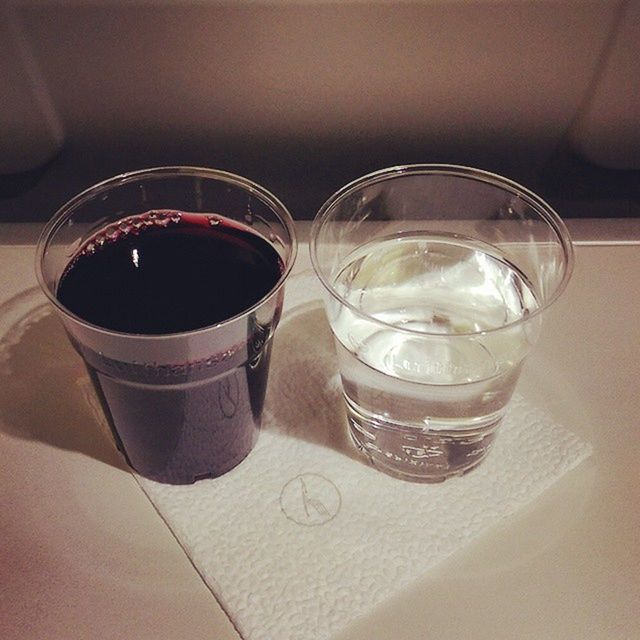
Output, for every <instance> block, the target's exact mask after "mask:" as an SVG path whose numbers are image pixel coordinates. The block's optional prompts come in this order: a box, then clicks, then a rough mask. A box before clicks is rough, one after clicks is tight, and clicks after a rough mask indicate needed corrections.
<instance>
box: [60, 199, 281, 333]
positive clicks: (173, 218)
mask: <svg viewBox="0 0 640 640" xmlns="http://www.w3.org/2000/svg"><path fill="white" fill-rule="evenodd" d="M282 268H283V267H282V261H281V259H280V256H279V255H278V253H277V252H276V250H275V249H274V248H273V247H272V246H271V245H270V244H269V243H268V242H267V241H266V240H265V239H264V238H262V237H261V236H259V235H258V234H256V233H254V232H252V231H251V230H250V229H248V228H247V227H244V226H242V225H240V224H238V223H235V222H232V221H230V220H228V219H226V218H222V217H220V216H213V215H201V214H186V213H179V212H176V211H154V212H149V213H146V214H144V215H141V216H136V217H132V218H125V219H124V220H122V221H121V222H120V223H119V224H118V225H111V226H110V227H109V229H108V230H107V231H105V232H103V233H102V234H97V235H96V236H94V237H93V238H92V239H91V241H90V242H88V243H86V244H85V246H84V247H83V248H82V250H81V251H80V253H79V254H78V255H77V256H76V257H75V258H74V259H73V260H72V261H71V263H70V265H69V266H68V267H67V269H66V270H65V272H64V273H63V275H62V278H61V279H60V283H59V285H58V289H57V297H58V300H59V301H60V302H61V303H62V304H63V305H64V306H66V307H67V308H68V309H69V310H70V311H72V312H73V313H75V314H76V315H77V316H79V317H80V318H82V319H83V320H87V321H89V322H91V323H92V324H95V325H98V326H100V327H103V328H105V329H112V330H114V331H121V332H125V333H136V334H166V333H176V332H182V331H190V330H193V329H199V328H202V327H206V326H210V325H213V324H216V323H218V322H222V321H223V320H227V319H229V318H232V317H233V316H235V315H237V314H239V313H242V312H243V311H245V310H246V309H248V308H249V307H251V306H252V305H253V304H255V303H256V302H258V301H259V300H260V299H261V298H262V297H264V296H265V295H266V294H267V293H268V292H269V291H270V290H271V289H272V288H273V286H274V285H275V284H276V282H277V281H278V280H279V279H280V276H281V275H282Z"/></svg>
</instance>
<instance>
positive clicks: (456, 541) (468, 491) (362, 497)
mask: <svg viewBox="0 0 640 640" xmlns="http://www.w3.org/2000/svg"><path fill="white" fill-rule="evenodd" d="M319 295H320V291H319V285H318V284H317V281H316V280H315V277H314V276H313V275H312V274H311V273H303V274H301V275H299V276H296V277H295V278H293V279H292V280H291V281H290V283H289V284H288V285H287V294H286V297H287V305H286V311H285V315H284V316H283V320H282V323H281V325H280V327H279V328H278V331H277V334H276V342H275V344H274V354H273V361H272V370H271V373H270V381H269V391H268V398H267V411H266V416H265V424H264V430H263V432H262V434H261V436H260V439H259V442H258V444H257V446H256V448H255V449H254V451H253V452H252V453H251V454H250V455H249V457H248V458H247V459H246V460H245V461H244V462H243V463H242V464H241V465H240V466H238V467H237V468H236V469H234V470H233V471H231V472H230V473H228V474H226V475H225V476H222V477H221V478H216V479H212V480H203V481H200V482H198V483H196V484H195V485H190V486H168V485H161V484H158V483H155V482H152V481H149V480H146V479H144V478H140V477H138V481H139V482H140V484H141V486H142V488H143V489H144V491H145V492H146V493H147V495H148V496H149V498H150V499H151V501H152V502H153V504H154V505H155V506H156V508H157V510H158V511H159V513H160V514H161V515H162V517H163V518H164V519H165V521H166V522H167V524H168V525H169V527H171V529H172V530H173V532H174V534H175V535H176V537H177V539H178V540H179V542H180V543H181V544H182V546H183V547H184V549H185V551H186V553H187V554H188V555H189V557H190V558H191V560H192V562H193V563H194V565H195V567H196V568H197V570H198V571H199V572H200V574H201V575H202V577H203V579H204V580H205V581H206V583H207V585H208V586H209V587H210V588H211V590H212V591H213V593H214V594H215V595H216V597H217V599H218V601H219V603H220V604H221V606H222V607H223V608H224V609H225V611H226V612H227V614H228V615H229V617H230V618H231V620H232V622H233V623H234V625H235V626H236V628H237V630H238V632H239V633H240V635H241V636H242V637H243V638H244V639H245V640H324V639H327V638H330V637H331V636H332V634H334V633H336V632H337V631H338V630H340V629H341V628H342V627H344V626H345V625H346V624H347V623H348V622H349V621H351V620H353V619H354V618H355V617H357V616H359V615H361V614H364V613H366V612H367V611H368V610H370V609H372V608H373V607H374V606H375V605H376V604H378V603H380V602H381V601H383V600H384V599H385V598H388V597H389V596H391V595H392V594H394V593H397V592H398V591H399V590H401V589H402V588H403V587H405V586H407V585H408V584H409V583H411V582H412V581H413V580H415V579H416V578H418V577H419V576H420V575H422V574H424V573H425V572H426V571H428V570H429V569H430V568H431V567H433V566H434V565H436V564H437V563H439V562H441V561H442V560H444V559H445V558H447V557H448V556H450V555H451V554H453V553H455V552H456V551H457V550H458V549H460V548H462V547H464V546H465V545H466V544H468V543H469V542H470V541H471V540H473V539H474V538H476V537H477V536H478V535H480V534H481V533H483V532H485V531H486V530H487V529H489V528H490V527H492V526H494V525H495V524H496V523H497V522H499V521H500V520H503V519H504V518H506V517H508V516H510V515H512V514H513V513H515V512H516V511H518V510H519V509H521V508H522V507H523V506H524V505H526V504H528V503H530V502H531V501H533V500H534V499H535V498H536V497H537V496H539V495H540V494H541V493H542V492H544V491H545V489H547V488H548V487H550V486H551V485H552V484H554V483H555V482H556V481H557V480H558V479H559V478H560V477H561V476H562V475H563V474H565V473H566V472H568V471H569V470H570V469H572V468H573V467H575V466H576V465H577V464H578V463H579V462H580V461H581V460H583V459H584V458H585V457H587V456H588V455H589V453H590V447H589V445H588V444H586V443H584V442H581V441H580V440H579V439H578V438H577V437H576V436H575V435H573V434H572V433H570V432H568V431H567V430H565V429H564V428H562V427H560V426H559V425H557V424H554V422H553V421H551V420H550V418H549V417H547V416H546V415H545V414H544V413H542V412H541V411H539V410H538V409H536V408H535V407H532V406H531V405H530V404H528V403H527V402H525V400H523V399H522V398H521V397H518V396H516V397H515V398H514V400H513V402H512V404H511V407H510V410H509V412H508V415H507V417H506V418H505V420H504V422H503V424H502V426H501V428H500V432H499V436H498V438H497V439H496V443H495V445H494V447H493V449H492V451H491V454H490V455H489V457H488V458H487V460H486V461H485V462H484V463H483V464H481V465H480V466H479V467H478V468H477V469H476V470H474V471H473V472H472V473H470V474H468V475H467V476H464V477H462V478H453V479H450V480H447V481H446V482H445V483H443V484H436V485H423V484H411V483H406V482H403V481H400V480H395V479H392V478H390V477H388V476H386V475H383V474H382V473H380V472H378V471H375V470H374V469H372V468H370V467H369V466H367V465H366V464H365V463H364V462H363V460H362V459H361V458H360V457H359V455H358V454H357V453H356V452H355V451H354V450H353V447H352V445H351V444H350V443H349V441H348V436H347V435H346V428H345V424H346V423H345V415H344V408H343V403H342V399H341V397H340V392H339V388H338V385H337V384H336V375H335V374H336V365H335V361H334V353H333V348H332V341H331V336H330V332H329V328H328V326H327V323H326V321H325V319H324V315H323V310H322V306H321V303H320V302H319V300H318V297H319Z"/></svg>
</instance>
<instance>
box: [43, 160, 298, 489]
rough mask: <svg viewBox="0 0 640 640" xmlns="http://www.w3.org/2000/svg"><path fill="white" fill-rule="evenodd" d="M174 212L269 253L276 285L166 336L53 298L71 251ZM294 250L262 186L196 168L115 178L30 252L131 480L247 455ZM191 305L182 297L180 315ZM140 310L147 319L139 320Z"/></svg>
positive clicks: (210, 285)
mask: <svg viewBox="0 0 640 640" xmlns="http://www.w3.org/2000/svg"><path fill="white" fill-rule="evenodd" d="M177 213H182V214H186V216H185V217H184V220H186V219H190V220H197V221H205V222H206V221H208V222H209V223H210V224H211V225H218V224H224V225H227V224H228V225H231V226H232V227H233V228H234V229H236V230H239V232H240V233H242V234H245V235H246V234H248V235H247V237H249V238H251V239H252V241H255V242H257V243H264V244H266V245H268V246H269V247H271V248H272V249H273V250H275V252H276V253H277V256H278V259H279V261H280V272H279V273H280V275H279V277H278V278H277V281H275V282H274V283H273V286H272V287H271V288H270V290H268V291H267V293H266V294H265V295H263V296H262V297H260V299H257V300H254V301H253V302H252V303H251V304H250V305H249V306H247V308H243V309H242V310H241V311H240V312H238V313H236V314H234V315H233V316H232V317H228V318H224V319H222V320H217V321H216V322H214V323H211V324H210V325H207V326H200V327H197V328H194V329H190V330H185V331H180V330H178V331H172V332H168V333H153V334H149V333H144V332H138V331H136V330H126V331H122V330H114V329H112V328H109V327H105V326H100V325H98V324H95V323H94V322H92V321H91V320H88V319H87V318H83V317H82V316H81V315H78V314H77V313H75V312H74V311H73V310H72V309H70V308H68V307H67V306H65V305H64V304H63V303H62V302H61V301H60V299H59V296H58V293H59V285H60V282H61V279H62V278H63V277H64V275H65V273H67V271H68V270H69V269H70V268H71V266H70V265H72V264H73V262H74V260H77V259H78V256H79V255H81V254H85V253H87V252H89V251H96V252H97V251H101V250H102V249H101V246H102V245H103V244H104V243H109V242H116V243H117V242H118V241H119V240H118V238H119V237H120V236H122V237H128V236H129V235H131V234H143V233H145V229H147V228H148V227H153V228H155V227H157V226H158V225H160V226H162V225H166V226H168V227H170V226H171V225H172V224H174V222H172V220H174V221H177V220H178V219H179V218H180V216H179V215H177ZM172 216H173V217H172ZM188 216H191V218H188ZM184 220H183V221H184ZM181 224H182V222H181ZM139 237H142V236H141V235H139ZM243 237H244V236H243ZM260 246H263V245H262V244H261V245H260ZM296 247H297V245H296V237H295V231H294V223H293V220H292V218H291V216H290V214H289V213H288V211H287V210H286V208H285V207H284V205H283V204H282V203H281V202H280V201H279V200H278V199H277V198H275V197H274V196H273V195H271V194H270V193H269V192H268V191H267V190H266V189H264V188H262V187H260V186H259V185H257V184H255V183H253V182H251V181H249V180H247V179H245V178H242V177H240V176H236V175H233V174H230V173H226V172H223V171H216V170H213V169H203V168H196V167H161V168H154V169H148V170H143V171H136V172H132V173H127V174H123V175H120V176H116V177H114V178H112V179H110V180H107V181H105V182H101V183H100V184H97V185H95V186H93V187H91V188H90V189H87V190H86V191H84V192H83V193H81V194H79V195H78V196H76V197H75V198H73V199H72V200H71V201H69V202H68V203H67V204H65V205H64V206H63V207H62V208H61V209H60V210H59V211H58V212H57V213H56V214H55V216H54V217H53V218H52V219H51V220H50V222H49V223H48V224H47V225H46V227H45V228H44V230H43V233H42V236H41V238H40V241H39V243H38V249H37V264H36V272H37V276H38V280H39V283H40V285H41V287H42V289H43V290H44V292H45V294H46V295H47V296H48V298H49V300H50V301H51V302H52V303H53V305H54V307H55V308H56V310H57V312H58V314H59V316H60V318H61V319H62V323H63V325H64V327H65V329H66V332H67V334H68V336H69V339H70V341H71V343H72V344H73V346H74V347H75V349H76V350H77V352H78V353H79V354H80V355H81V356H82V358H83V360H84V362H85V364H86V367H87V370H88V372H89V375H90V377H91V380H92V381H93V384H94V386H95V389H96V391H97V394H98V396H99V398H100V400H101V403H102V406H103V408H104V412H105V415H106V417H107V420H108V422H109V424H110V426H111V428H112V432H113V435H114V438H115V442H116V444H117V446H118V448H119V449H120V450H121V451H122V453H123V454H124V455H125V457H126V459H127V461H128V463H129V464H130V466H131V467H133V469H134V470H136V471H137V472H138V473H140V474H141V475H143V476H145V477H148V478H151V479H153V480H157V481H160V482H166V483H171V484H184V483H191V482H194V481H196V480H198V479H200V478H205V477H215V476H219V475H221V474H223V473H225V472H227V471H229V470H230V469H232V468H233V467H235V466H236V465H237V464H238V463H240V462H241V461H242V460H243V459H244V458H245V457H246V456H247V455H248V454H249V452H250V451H251V450H252V448H253V446H254V444H255V442H256V439H257V436H258V431H259V429H260V422H261V415H262V407H263V403H264V397H265V390H266V383H267V376H268V371H269V359H270V353H271V345H272V336H273V333H274V331H275V329H276V326H277V324H278V321H279V319H280V314H281V310H282V303H283V296H284V284H285V281H286V279H287V276H288V275H289V273H290V271H291V268H292V266H293V263H294V259H295V255H296ZM136 257H137V256H136ZM140 259H144V256H142V257H140ZM228 275H229V274H225V273H211V274H203V276H205V277H203V284H202V287H201V288H200V290H199V293H198V295H202V296H215V295H216V294H217V290H218V288H219V285H217V283H220V281H221V280H220V279H221V278H225V277H228ZM188 303H189V301H188V300H187V301H186V302H185V300H182V301H181V304H183V305H184V314H185V315H186V314H189V304H188ZM145 313H149V314H152V313H155V312H154V311H153V310H152V309H151V308H150V309H149V310H143V312H142V313H140V314H139V315H144V314H145ZM180 313H181V311H180ZM185 319H187V318H185ZM135 324H136V322H135V319H134V326H135Z"/></svg>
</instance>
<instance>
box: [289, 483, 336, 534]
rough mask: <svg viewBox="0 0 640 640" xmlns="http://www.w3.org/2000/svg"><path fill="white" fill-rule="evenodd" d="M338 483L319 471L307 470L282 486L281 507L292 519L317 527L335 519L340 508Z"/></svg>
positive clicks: (298, 522)
mask: <svg viewBox="0 0 640 640" xmlns="http://www.w3.org/2000/svg"><path fill="white" fill-rule="evenodd" d="M341 505H342V496H341V495H340V491H339V490H338V487H336V485H335V484H334V483H333V482H331V480H329V479H328V478H325V477H324V476H322V475H320V474H318V473H303V474H301V475H299V476H296V477H295V478H292V479H291V480H289V482H287V484H285V485H284V487H282V493H281V494H280V509H282V513H284V515H285V516H287V518H289V520H291V521H292V522H295V523H296V524H300V525H304V526H306V527H315V526H318V525H321V524H326V523H327V522H329V521H330V520H333V519H334V518H335V517H336V516H337V515H338V512H339V511H340V507H341Z"/></svg>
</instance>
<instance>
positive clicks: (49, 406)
mask: <svg viewBox="0 0 640 640" xmlns="http://www.w3.org/2000/svg"><path fill="white" fill-rule="evenodd" d="M0 318H2V322H1V323H0V430H1V431H2V432H4V433H6V434H7V435H9V436H12V437H16V438H22V439H25V440H34V441H39V442H42V443H45V444H48V445H51V446H53V447H58V448H61V449H67V450H71V451H77V452H79V453H82V454H84V455H87V456H90V457H92V458H95V459H96V460H99V461H101V462H104V463H105V464H109V465H112V466H114V467H118V468H122V469H126V468H127V467H126V465H125V463H124V460H122V459H121V457H120V454H119V453H118V452H117V449H116V447H115V444H114V443H113V440H112V437H111V433H110V430H109V426H108V425H107V423H106V420H105V418H104V416H103V413H102V409H101V408H100V404H99V401H98V399H97V397H96V395H95V393H94V391H93V387H92V385H91V382H90V380H89V376H88V375H87V372H86V370H85V368H84V364H83V362H82V360H81V358H80V356H78V354H77V353H76V352H75V351H74V349H73V347H72V346H71V344H70V343H69V341H68V339H67V336H66V334H65V332H64V329H63V328H62V325H61V323H60V322H59V320H58V318H56V317H55V315H54V313H53V310H51V309H50V307H49V305H48V304H47V303H44V302H43V298H42V296H41V294H40V291H39V289H37V288H33V289H29V290H27V291H24V292H23V293H20V294H18V295H16V296H14V297H13V298H11V299H10V300H8V301H7V302H5V303H4V304H2V305H1V306H0Z"/></svg>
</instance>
